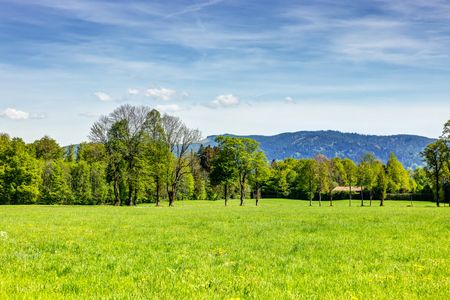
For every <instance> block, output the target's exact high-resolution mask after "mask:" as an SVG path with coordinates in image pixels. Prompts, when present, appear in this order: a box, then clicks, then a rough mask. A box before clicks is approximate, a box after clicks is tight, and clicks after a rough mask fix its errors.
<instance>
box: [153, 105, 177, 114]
mask: <svg viewBox="0 0 450 300" xmlns="http://www.w3.org/2000/svg"><path fill="white" fill-rule="evenodd" d="M156 110H158V111H160V112H163V113H171V112H177V111H180V110H181V107H180V106H179V105H177V104H164V105H156Z"/></svg>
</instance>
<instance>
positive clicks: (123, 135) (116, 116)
mask: <svg viewBox="0 0 450 300" xmlns="http://www.w3.org/2000/svg"><path fill="white" fill-rule="evenodd" d="M149 111H150V109H149V108H148V107H146V106H132V105H122V106H120V107H118V108H117V109H115V110H114V111H113V112H112V113H111V114H109V115H108V116H106V117H101V118H100V120H99V121H97V122H96V123H95V124H94V125H93V126H92V128H91V133H90V139H91V141H93V142H97V143H103V144H104V145H107V144H108V142H109V137H111V136H114V135H111V134H110V131H111V130H112V129H113V125H116V126H117V124H120V126H121V131H120V135H115V139H116V140H117V139H120V143H121V144H122V145H123V147H122V148H121V153H120V154H121V158H122V159H123V161H124V162H125V165H124V179H125V182H126V185H127V191H128V192H127V204H128V205H135V201H134V200H135V198H136V197H135V195H136V194H137V188H138V182H139V176H140V175H142V173H141V172H140V169H139V168H138V160H139V154H140V149H141V145H142V142H143V133H144V126H145V124H146V122H147V117H148V113H149ZM114 130H116V132H115V133H118V132H117V128H115V129H114ZM115 142H117V141H115ZM109 155H110V156H112V155H114V156H117V153H111V152H109ZM116 158H117V157H116Z"/></svg>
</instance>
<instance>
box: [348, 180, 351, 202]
mask: <svg viewBox="0 0 450 300" xmlns="http://www.w3.org/2000/svg"><path fill="white" fill-rule="evenodd" d="M348 187H349V189H350V192H349V197H350V199H349V202H348V206H352V186H351V185H349V186H348Z"/></svg>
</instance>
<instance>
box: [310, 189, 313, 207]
mask: <svg viewBox="0 0 450 300" xmlns="http://www.w3.org/2000/svg"><path fill="white" fill-rule="evenodd" d="M312 200H313V192H312V191H310V192H309V206H312Z"/></svg>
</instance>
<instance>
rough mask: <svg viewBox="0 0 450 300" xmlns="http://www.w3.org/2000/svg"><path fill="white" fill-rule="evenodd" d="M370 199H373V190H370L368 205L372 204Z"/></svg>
mask: <svg viewBox="0 0 450 300" xmlns="http://www.w3.org/2000/svg"><path fill="white" fill-rule="evenodd" d="M372 199H373V191H372V190H370V204H369V205H370V206H372Z"/></svg>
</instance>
